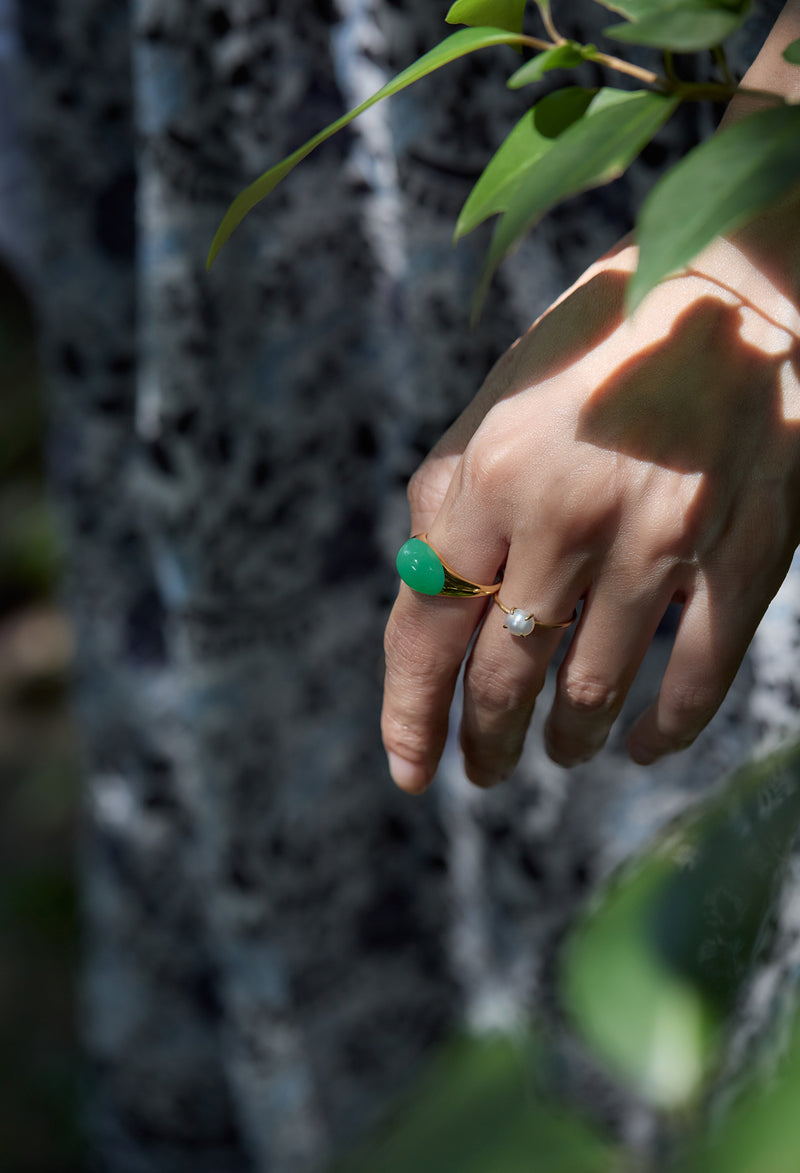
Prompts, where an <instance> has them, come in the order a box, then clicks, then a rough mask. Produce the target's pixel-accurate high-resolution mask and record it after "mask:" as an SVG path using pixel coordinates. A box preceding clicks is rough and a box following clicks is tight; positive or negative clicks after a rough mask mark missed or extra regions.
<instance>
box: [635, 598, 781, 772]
mask: <svg viewBox="0 0 800 1173" xmlns="http://www.w3.org/2000/svg"><path fill="white" fill-rule="evenodd" d="M767 597H769V596H767ZM740 602H741V601H738V600H737V603H740ZM763 610H764V603H763V601H762V600H759V601H758V602H756V601H754V602H753V604H752V606H751V607H746V606H742V605H737V604H736V603H734V601H733V600H732V599H730V598H728V599H727V600H720V599H716V600H714V599H712V597H711V595H710V594H709V592H708V590H707V589H702V588H701V589H699V590H698V591H697V592H696V594H695V595H694V596H693V597H692V599H691V600H690V601H689V602H688V603H687V604H686V606H685V607H684V612H683V615H682V617H681V623H680V626H679V628H678V632H677V635H676V637H675V644H674V647H673V649H672V654H671V656H670V659H669V663H668V664H667V668H666V671H665V673H664V679H663V680H662V682H661V688H660V690H659V694H658V697H657V699H656V701H655V703H654V704H653V705H651V706H650V708H649V709H647V710H646V711H645V712H644V713H642V715H641V717H639V719H638V720H637V721H636V722H635V724H634V725H633V727H632V729H631V731H630V733H629V735H628V752H629V754H630V755H631V757H632V758H633V760H634V761H635V762H637V763H638V764H639V765H642V766H648V765H650V764H652V763H653V762H655V761H657V760H658V758H660V757H663V756H664V754H668V753H675V752H676V751H678V750H681V749H686V748H687V746H689V745H691V744H692V742H693V741H694V740H695V738H696V737H697V736H698V734H699V733H701V732H702V730H703V729H704V728H705V727H706V725H707V724H708V722H709V721H710V720H711V718H712V717H713V716H714V714H715V713H716V711H717V709H718V708H719V706H720V705H721V704H722V701H723V700H724V698H725V695H726V693H727V691H728V689H729V688H730V685H731V683H732V681H733V678H734V676H735V675H736V672H737V671H738V669H739V666H740V664H741V662H742V659H743V658H744V654H745V652H746V650H747V647H748V645H749V643H750V641H751V639H752V638H753V635H754V633H755V630H756V627H757V626H758V623H759V621H760V619H761V615H762V613H763Z"/></svg>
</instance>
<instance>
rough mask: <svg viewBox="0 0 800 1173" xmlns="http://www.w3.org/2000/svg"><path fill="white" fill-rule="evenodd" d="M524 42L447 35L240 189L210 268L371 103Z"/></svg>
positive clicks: (490, 34)
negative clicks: (265, 203) (271, 198)
mask: <svg viewBox="0 0 800 1173" xmlns="http://www.w3.org/2000/svg"><path fill="white" fill-rule="evenodd" d="M522 43H523V38H522V36H521V35H520V34H518V33H510V32H504V31H502V30H500V29H494V28H476V29H460V30H459V31H458V32H457V33H453V34H452V36H449V37H446V38H445V40H443V41H442V42H441V43H440V44H438V45H437V46H436V47H435V48H433V49H431V50H430V52H428V53H425V54H424V55H423V56H422V57H420V58H419V60H417V61H415V62H414V63H413V64H412V65H409V67H408V68H407V69H404V70H403V72H402V73H399V74H398V75H397V77H395V78H393V80H392V81H390V82H388V83H387V84H386V85H385V86H383V88H382V89H380V90H378V92H377V93H375V94H373V95H372V96H371V97H370V98H367V99H366V101H364V102H362V103H361V104H360V105H359V106H356V107H355V109H354V110H351V111H350V112H349V113H347V114H343V115H342V117H341V118H337V120H336V121H335V122H332V123H331V124H330V125H329V126H326V127H325V129H324V130H321V131H320V132H319V134H315V135H314V137H313V138H310V139H309V140H308V142H307V143H304V144H303V146H302V147H299V148H298V149H297V150H296V151H295V152H294V153H293V154H291V155H289V156H287V158H285V159H282V160H281V162H280V163H276V164H275V166H274V167H270V169H269V170H268V171H265V172H264V174H263V175H261V176H259V178H258V179H256V180H254V181H253V183H251V184H250V186H249V187H246V188H245V189H244V191H242V192H240V193H239V195H238V196H237V197H236V199H235V200H234V201H233V203H232V204H231V206H230V207H229V208H228V210H227V212H226V213H225V215H224V217H223V219H222V223H221V224H220V226H219V228H218V229H217V231H216V235H215V236H214V239H213V241H212V242H211V248H210V249H209V253H208V260H207V261H206V267H207V268H209V269H210V268H211V266H212V264H213V263H214V258H215V257H216V255H217V253H218V252H219V250H220V249H221V248H222V246H223V244H224V243H225V241H226V240H227V239H228V237H229V236H230V235H231V233H232V232H233V231H234V230H235V229H236V228H237V227H238V226H239V224H241V222H242V220H243V219H244V218H245V216H246V215H247V213H248V212H249V211H251V210H252V209H253V208H254V207H255V206H256V204H257V203H259V202H260V201H261V200H263V199H264V197H265V196H267V195H269V193H270V192H271V191H272V190H273V188H275V187H277V186H278V184H279V183H280V182H281V180H282V179H285V178H286V176H287V175H288V174H289V172H290V171H292V170H294V168H295V167H296V166H297V164H298V163H301V162H302V161H303V159H305V158H306V157H307V156H308V155H310V154H311V152H312V151H313V150H315V149H316V147H318V146H319V145H320V144H321V143H324V142H325V141H326V139H329V138H330V137H331V136H332V135H334V134H336V132H337V131H339V130H341V129H342V128H343V127H345V126H347V125H348V123H350V122H352V121H353V119H354V118H357V117H358V115H359V114H363V112H364V111H365V110H368V109H369V108H370V106H374V105H375V103H376V102H379V101H380V100H381V99H382V98H388V97H391V95H392V94H396V93H398V92H399V91H400V90H402V89H405V88H406V86H410V85H411V84H412V83H413V82H415V81H418V80H419V78H421V77H426V76H427V75H428V74H429V73H433V72H434V70H436V69H440V68H441V67H442V66H443V65H447V64H448V63H449V62H451V61H455V60H456V59H457V58H459V57H464V56H466V54H467V53H474V52H476V50H478V49H488V48H490V47H491V46H493V45H518V44H522Z"/></svg>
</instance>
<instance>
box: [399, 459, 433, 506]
mask: <svg viewBox="0 0 800 1173" xmlns="http://www.w3.org/2000/svg"><path fill="white" fill-rule="evenodd" d="M406 496H407V498H408V504H409V506H410V508H411V511H412V513H427V512H429V511H431V510H436V509H438V507H439V504H440V497H439V494H438V493H437V488H436V486H435V485H434V483H433V481H432V478H431V476H430V474H429V471H428V466H427V463H426V464H421V465H420V466H419V468H418V469H417V470H416V472H414V473H412V475H411V479H410V480H409V482H408V487H407V489H406Z"/></svg>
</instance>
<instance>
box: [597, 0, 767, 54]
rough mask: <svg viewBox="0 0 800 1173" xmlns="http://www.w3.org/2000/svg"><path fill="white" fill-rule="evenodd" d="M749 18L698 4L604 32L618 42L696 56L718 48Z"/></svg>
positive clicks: (669, 9)
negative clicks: (701, 51)
mask: <svg viewBox="0 0 800 1173" xmlns="http://www.w3.org/2000/svg"><path fill="white" fill-rule="evenodd" d="M746 18H747V13H746V11H744V12H731V11H729V10H727V9H721V8H706V7H705V6H702V7H701V6H699V5H697V4H676V5H673V6H670V7H664V8H662V9H660V10H659V11H658V12H654V13H652V14H650V15H647V16H644V17H642V18H641V19H639V20H635V21H632V22H631V23H629V24H615V25H612V26H611V27H610V28H607V29H604V30H603V32H604V33H605V35H606V36H607V37H611V39H612V40H614V41H623V42H625V43H626V44H629V45H650V46H654V47H656V48H660V49H671V50H673V51H674V52H676V53H696V52H699V50H701V49H710V48H711V47H712V46H714V45H718V44H719V43H720V42H721V41H724V40H725V38H726V37H729V36H730V35H731V33H733V32H735V31H736V29H737V28H739V26H740V25H741V24H743V23H744V21H745V19H746Z"/></svg>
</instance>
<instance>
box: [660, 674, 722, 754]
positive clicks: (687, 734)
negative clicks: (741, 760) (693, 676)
mask: <svg viewBox="0 0 800 1173" xmlns="http://www.w3.org/2000/svg"><path fill="white" fill-rule="evenodd" d="M725 692H726V690H725V689H723V688H721V687H720V686H719V685H717V684H716V683H714V682H711V681H681V682H679V683H675V684H673V685H671V686H670V688H669V690H668V692H666V694H665V695H664V696H663V697H662V712H663V714H664V716H663V721H662V723H663V725H664V727H665V732H666V733H667V734H668V735H670V736H671V737H673V738H674V739H676V740H678V741H680V742H681V743H684V742H685V744H687V745H688V744H689V743H690V742H692V741H694V739H695V737H696V736H697V734H698V733H699V732H700V730H701V729H702V728H703V726H704V725H706V724H707V722H708V721H710V720H711V718H712V717H713V715H714V713H716V711H717V709H718V708H719V706H720V705H721V704H722V701H723V699H724V697H725Z"/></svg>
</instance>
